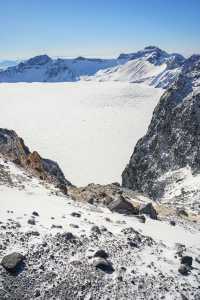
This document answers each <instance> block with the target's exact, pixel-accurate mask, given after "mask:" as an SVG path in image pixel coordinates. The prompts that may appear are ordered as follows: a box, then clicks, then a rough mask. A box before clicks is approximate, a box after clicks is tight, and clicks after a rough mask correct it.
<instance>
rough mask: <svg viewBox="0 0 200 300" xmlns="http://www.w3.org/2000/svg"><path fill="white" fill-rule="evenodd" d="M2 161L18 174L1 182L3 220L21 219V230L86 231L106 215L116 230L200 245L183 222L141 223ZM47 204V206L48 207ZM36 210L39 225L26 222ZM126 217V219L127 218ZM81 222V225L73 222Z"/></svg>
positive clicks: (110, 227)
mask: <svg viewBox="0 0 200 300" xmlns="http://www.w3.org/2000/svg"><path fill="white" fill-rule="evenodd" d="M0 164H1V165H4V166H6V167H7V168H8V170H9V173H10V175H11V178H12V180H15V178H16V186H15V187H7V186H5V185H0V194H1V221H4V222H6V220H7V218H8V217H9V216H10V217H12V218H14V219H15V220H18V221H20V223H21V225H22V227H21V230H22V231H28V230H30V228H34V230H35V229H36V230H38V231H39V232H40V233H41V234H46V233H48V232H49V229H51V230H52V233H56V232H57V231H62V230H63V231H66V230H69V231H71V232H73V233H75V234H76V235H80V234H81V233H83V232H85V233H86V234H89V233H90V230H91V226H92V225H93V224H97V225H98V226H105V220H106V218H107V219H109V220H111V221H110V222H106V227H107V229H108V230H109V231H111V232H112V233H113V234H120V232H121V230H122V229H124V228H127V227H132V228H134V229H135V230H137V231H139V232H140V233H142V234H144V235H147V236H150V237H152V238H153V239H154V240H156V241H157V242H163V243H165V244H166V245H167V246H169V247H174V246H175V244H176V243H183V241H184V244H185V245H186V247H189V248H190V247H191V248H192V247H193V248H198V246H199V240H200V232H198V231H196V230H193V231H192V232H190V231H189V230H187V229H185V228H184V227H182V226H179V225H176V226H175V227H172V226H171V225H170V224H169V223H167V222H161V221H157V220H152V219H150V218H147V220H146V222H145V223H140V222H139V221H138V220H137V218H134V217H133V216H127V215H125V216H124V215H121V214H118V213H113V212H111V211H110V210H109V209H107V208H106V207H103V206H102V207H101V206H100V207H96V206H93V205H90V204H87V203H82V202H77V201H73V200H71V199H70V198H66V196H62V194H60V195H59V194H58V195H56V193H55V191H56V190H55V188H54V187H53V186H51V185H47V186H44V185H43V182H42V181H40V180H39V179H37V178H31V179H30V178H29V177H28V176H27V175H26V173H25V172H24V170H23V169H19V168H18V167H16V166H15V165H14V164H13V163H10V162H6V163H4V162H3V160H2V159H1V158H0ZM22 177H23V178H24V179H25V180H23V188H21V186H20V180H19V179H20V178H22ZM47 208H48V209H47ZM34 211H37V212H38V213H39V217H38V218H37V217H36V218H35V219H36V221H37V219H38V221H39V222H36V225H30V224H28V223H27V221H28V219H30V218H31V215H32V213H33V212H34ZM72 212H80V213H81V218H76V217H73V216H72V215H71V213H72ZM124 221H125V222H124ZM52 224H54V225H61V226H62V227H63V228H62V229H60V228H58V229H57V228H55V229H52V228H51V226H52ZM70 224H75V225H78V228H75V227H72V226H70Z"/></svg>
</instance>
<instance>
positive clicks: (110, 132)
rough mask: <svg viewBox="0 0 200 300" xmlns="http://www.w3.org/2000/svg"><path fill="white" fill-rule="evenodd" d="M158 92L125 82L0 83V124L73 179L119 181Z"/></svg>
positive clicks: (82, 183)
mask: <svg viewBox="0 0 200 300" xmlns="http://www.w3.org/2000/svg"><path fill="white" fill-rule="evenodd" d="M162 93H163V90H162V89H155V88H153V87H148V86H146V85H143V84H129V83H126V82H86V81H84V82H83V81H80V82H73V83H53V84H52V83H33V84H28V83H27V84H26V83H16V84H0V107H1V119H0V127H2V128H8V129H14V130H15V131H16V132H17V133H18V134H19V135H20V136H21V137H22V138H23V139H24V140H25V143H26V144H27V145H28V146H29V147H30V148H31V150H37V151H38V152H39V153H40V154H41V155H42V156H43V157H47V158H50V159H53V160H55V161H57V162H58V163H59V164H60V166H61V168H62V169H63V171H64V173H65V176H66V178H67V179H69V180H70V181H71V182H72V183H74V184H75V185H85V184H88V183H90V182H95V183H101V184H104V183H110V182H113V181H119V182H120V181H121V173H122V171H123V169H124V167H125V166H126V164H127V163H128V161H129V158H130V155H131V153H132V152H133V148H134V146H135V144H136V142H137V141H138V139H139V138H141V137H142V136H143V135H144V134H145V132H146V130H147V127H148V125H149V123H150V119H151V117H152V112H153V109H154V107H155V106H156V104H157V102H158V100H159V98H160V96H161V95H162Z"/></svg>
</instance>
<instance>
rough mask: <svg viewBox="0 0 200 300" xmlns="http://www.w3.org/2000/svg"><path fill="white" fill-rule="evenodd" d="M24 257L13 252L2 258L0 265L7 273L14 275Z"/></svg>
mask: <svg viewBox="0 0 200 300" xmlns="http://www.w3.org/2000/svg"><path fill="white" fill-rule="evenodd" d="M24 258H25V257H24V255H22V254H21V253H17V252H13V253H11V254H8V255H6V256H4V257H3V259H2V261H1V265H2V266H3V267H4V268H5V269H6V270H7V271H9V272H12V273H15V272H17V271H18V269H19V267H20V265H21V263H22V262H23V260H24Z"/></svg>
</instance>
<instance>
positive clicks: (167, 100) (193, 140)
mask: <svg viewBox="0 0 200 300" xmlns="http://www.w3.org/2000/svg"><path fill="white" fill-rule="evenodd" d="M186 166H189V167H190V168H191V170H192V172H193V174H196V173H198V172H199V171H200V56H199V55H193V56H192V57H190V58H189V59H188V60H186V61H185V63H184V65H183V68H182V71H181V74H180V75H179V77H178V79H177V81H176V83H175V84H174V85H173V86H172V87H171V88H170V89H168V90H167V91H166V92H165V93H164V94H163V96H162V97H161V99H160V102H159V103H158V105H157V107H156V108H155V110H154V113H153V117H152V120H151V123H150V126H149V128H148V131H147V134H146V135H145V136H144V137H143V138H141V139H140V140H139V141H138V143H137V145H136V147H135V149H134V152H133V154H132V156H131V158H130V161H129V164H128V165H127V167H126V168H125V170H124V172H123V174H122V185H123V186H124V187H127V188H130V189H132V190H137V191H139V192H143V193H146V194H148V195H149V196H150V197H152V198H154V199H158V198H160V197H162V196H163V193H164V189H165V186H166V185H167V183H168V182H167V180H163V178H164V177H163V176H164V175H165V174H167V173H168V172H171V171H174V170H178V169H180V168H184V167H186Z"/></svg>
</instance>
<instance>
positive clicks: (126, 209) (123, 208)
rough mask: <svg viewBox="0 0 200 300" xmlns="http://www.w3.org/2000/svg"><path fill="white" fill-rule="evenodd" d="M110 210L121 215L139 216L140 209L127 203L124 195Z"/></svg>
mask: <svg viewBox="0 0 200 300" xmlns="http://www.w3.org/2000/svg"><path fill="white" fill-rule="evenodd" d="M108 208H109V209H110V210H111V211H114V212H118V213H120V214H126V215H132V214H133V215H135V214H138V209H137V208H136V207H134V206H133V205H132V204H131V203H130V202H129V201H127V200H126V199H125V198H124V197H123V196H122V195H120V196H119V197H118V199H116V200H113V201H112V202H111V203H110V204H109V205H108Z"/></svg>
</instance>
